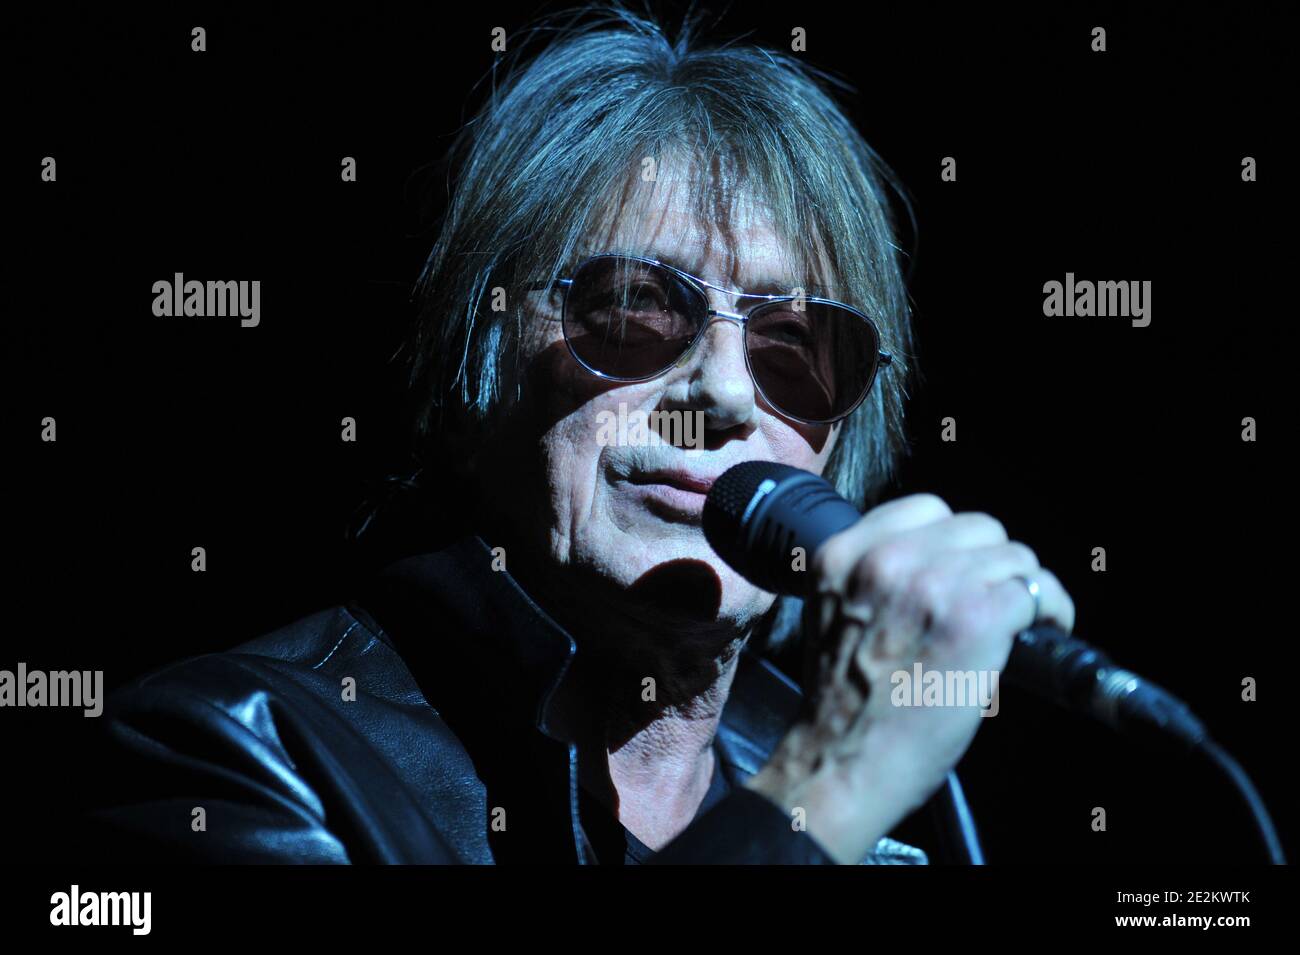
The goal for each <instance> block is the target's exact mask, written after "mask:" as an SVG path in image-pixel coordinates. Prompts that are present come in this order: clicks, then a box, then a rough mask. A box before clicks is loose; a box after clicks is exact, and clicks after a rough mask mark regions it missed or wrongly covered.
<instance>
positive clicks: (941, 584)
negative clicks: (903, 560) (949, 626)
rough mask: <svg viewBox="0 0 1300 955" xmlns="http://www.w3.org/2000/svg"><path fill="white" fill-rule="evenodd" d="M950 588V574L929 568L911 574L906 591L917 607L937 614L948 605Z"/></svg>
mask: <svg viewBox="0 0 1300 955" xmlns="http://www.w3.org/2000/svg"><path fill="white" fill-rule="evenodd" d="M952 586H953V585H952V578H951V575H950V574H948V573H946V572H944V571H942V570H937V569H934V568H930V569H926V570H922V571H919V572H917V573H916V574H913V575H912V579H911V580H910V581H908V587H907V589H908V594H909V596H910V597H911V598H912V600H914V601H915V602H916V604H917V605H918V606H919V607H921V608H922V609H924V610H926V611H929V612H930V613H938V612H939V611H941V610H942V609H943V608H944V607H945V606H946V604H947V603H948V595H949V593H950V592H951V590H952Z"/></svg>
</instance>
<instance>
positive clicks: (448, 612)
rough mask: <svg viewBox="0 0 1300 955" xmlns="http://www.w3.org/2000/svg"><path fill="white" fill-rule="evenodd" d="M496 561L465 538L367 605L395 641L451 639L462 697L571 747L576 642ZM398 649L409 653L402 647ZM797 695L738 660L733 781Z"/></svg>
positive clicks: (400, 569) (729, 731)
mask: <svg viewBox="0 0 1300 955" xmlns="http://www.w3.org/2000/svg"><path fill="white" fill-rule="evenodd" d="M493 561H494V555H493V553H492V549H491V548H490V547H489V546H488V545H487V543H486V542H485V541H484V540H483V539H482V538H481V537H478V536H476V535H467V536H465V537H462V538H460V539H459V540H457V541H455V542H454V543H452V544H450V545H449V546H447V547H444V548H443V549H441V550H438V551H435V552H432V553H427V554H421V555H419V556H415V557H408V558H405V559H403V560H400V561H398V562H396V563H394V564H392V565H390V566H389V567H387V568H386V569H385V570H384V571H382V572H381V573H380V574H379V576H378V578H377V580H376V581H375V584H374V585H373V586H372V587H371V588H370V589H369V592H368V595H367V596H366V597H365V598H364V599H363V605H364V606H366V607H367V609H369V610H370V611H371V612H372V614H374V615H375V616H376V618H377V619H378V622H379V624H380V626H381V627H382V628H383V629H384V630H386V631H388V632H389V633H390V634H393V633H395V632H396V631H404V632H406V633H408V634H410V637H409V638H408V639H420V640H430V639H436V635H437V634H440V633H441V634H446V635H447V636H448V639H446V640H445V643H444V644H443V645H440V646H439V647H438V648H437V653H436V656H437V657H438V658H439V659H441V660H443V661H444V665H447V666H448V669H449V670H450V671H451V672H454V673H455V674H457V675H458V676H457V680H458V681H463V683H462V684H461V689H462V691H463V692H462V694H460V695H463V696H464V697H465V698H467V699H470V700H478V701H479V703H480V704H481V705H483V706H485V707H489V708H491V709H494V710H495V711H496V712H497V713H499V714H501V715H504V716H506V717H507V718H508V719H510V720H511V721H513V722H522V723H526V724H527V725H529V726H532V727H534V728H536V729H537V730H538V731H540V732H541V733H543V734H544V735H546V736H548V737H550V738H552V739H555V740H558V741H560V742H568V740H567V739H566V738H565V737H564V734H563V732H562V729H561V728H560V725H559V721H558V720H556V719H555V715H554V714H553V713H552V711H551V701H552V699H553V697H554V695H555V691H556V689H557V688H558V687H559V685H560V682H561V681H562V680H563V678H564V675H565V673H566V672H567V671H568V669H569V667H570V665H571V663H572V661H573V657H574V654H575V653H576V652H577V647H576V644H575V643H574V640H573V638H572V637H571V636H569V634H568V633H567V632H566V631H565V630H564V629H563V628H562V627H561V626H560V625H559V624H558V623H557V622H556V621H555V620H554V619H552V618H551V617H550V616H549V615H548V614H547V613H546V611H545V610H543V609H542V608H541V607H540V606H538V604H537V602H536V601H534V600H533V599H532V598H531V597H530V596H529V595H528V594H527V593H526V592H525V591H524V589H523V588H522V587H521V586H520V585H519V583H518V582H517V581H516V580H515V579H514V577H512V576H511V575H510V573H509V572H508V571H507V570H506V569H504V568H500V569H494V567H493ZM399 618H400V621H401V622H400V623H399V622H398V619H399ZM397 649H398V651H399V653H402V655H403V656H405V655H406V653H405V648H403V647H400V646H399V647H397ZM801 698H802V697H801V694H800V691H799V689H798V688H797V687H796V686H795V685H794V684H793V683H792V682H791V681H790V680H789V679H787V678H786V677H785V676H784V675H782V674H781V673H780V671H778V670H777V669H776V668H775V667H773V666H772V665H771V664H769V663H768V662H767V661H765V660H762V659H760V658H758V657H757V656H755V655H753V654H750V653H745V654H742V657H741V661H740V664H739V666H738V668H737V672H736V677H735V680H734V681H733V683H732V687H731V692H730V694H729V696H728V699H727V703H726V705H725V707H724V709H723V713H722V718H721V720H720V725H719V729H718V743H719V745H720V747H721V749H722V753H723V756H724V760H725V762H726V763H727V764H728V766H729V768H730V769H731V770H732V771H733V777H734V776H737V775H738V776H740V777H745V776H749V775H752V774H753V773H755V772H757V771H758V770H759V768H761V767H762V765H763V764H764V763H765V762H766V761H767V759H768V757H769V756H770V755H771V753H772V750H773V749H774V748H775V747H776V744H777V743H778V742H779V741H780V739H781V737H782V736H784V734H785V731H786V729H787V728H788V727H789V726H790V724H791V723H792V722H793V721H794V719H795V717H796V715H797V713H798V709H799V706H800V701H801Z"/></svg>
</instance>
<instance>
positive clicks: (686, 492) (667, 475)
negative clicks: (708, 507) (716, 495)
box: [630, 469, 717, 524]
mask: <svg viewBox="0 0 1300 955" xmlns="http://www.w3.org/2000/svg"><path fill="white" fill-rule="evenodd" d="M715 480H717V478H716V477H714V476H712V475H705V474H693V473H691V472H689V471H683V470H677V469H667V470H661V471H646V472H644V473H641V474H635V475H633V476H632V477H631V478H630V483H631V484H632V486H633V487H634V488H635V489H636V490H637V492H638V494H639V496H640V497H641V499H642V501H644V503H645V505H646V506H647V507H649V508H650V509H651V510H652V511H654V512H655V513H656V514H658V515H659V516H660V517H663V518H665V519H667V520H672V521H681V522H684V523H687V524H699V523H700V522H701V521H702V520H703V516H704V501H705V498H707V497H708V494H709V489H710V488H712V487H713V482H714V481H715Z"/></svg>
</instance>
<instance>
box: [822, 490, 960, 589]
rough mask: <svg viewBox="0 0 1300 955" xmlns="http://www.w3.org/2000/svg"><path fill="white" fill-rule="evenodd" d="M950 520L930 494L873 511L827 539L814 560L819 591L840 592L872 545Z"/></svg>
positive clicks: (939, 501)
mask: <svg viewBox="0 0 1300 955" xmlns="http://www.w3.org/2000/svg"><path fill="white" fill-rule="evenodd" d="M951 516H952V509H951V508H950V507H948V505H947V504H945V503H944V502H943V499H942V498H939V497H937V496H935V495H933V494H909V495H908V496H907V497H900V498H898V499H897V500H893V501H889V502H887V503H885V504H881V505H880V506H879V507H873V508H872V509H871V510H870V511H868V512H867V513H866V514H864V515H863V516H862V519H861V520H859V521H858V522H857V523H855V524H853V525H851V526H850V527H848V528H847V529H845V530H843V531H841V532H840V533H838V534H835V535H834V536H832V537H830V538H828V539H827V540H826V542H825V543H824V544H822V546H821V547H819V548H818V549H817V553H816V555H815V556H814V558H813V569H814V572H815V573H816V574H817V581H818V582H817V587H818V589H819V590H833V591H837V592H842V591H843V589H844V582H845V580H846V579H847V578H848V576H849V574H850V572H852V570H853V568H854V567H855V566H857V563H858V561H859V560H860V559H861V557H862V555H863V554H864V553H866V552H867V551H868V550H870V549H871V548H872V547H873V546H874V545H876V544H877V543H879V542H880V541H882V540H884V539H885V538H886V537H892V536H895V535H897V534H901V533H903V532H905V531H908V530H911V529H914V528H917V527H923V526H925V525H927V524H932V523H934V522H936V521H940V520H943V519H944V518H946V517H951Z"/></svg>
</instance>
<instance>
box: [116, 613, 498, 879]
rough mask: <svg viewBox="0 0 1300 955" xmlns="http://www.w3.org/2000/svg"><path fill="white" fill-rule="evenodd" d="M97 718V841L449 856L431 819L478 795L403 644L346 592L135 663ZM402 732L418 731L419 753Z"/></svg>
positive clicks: (465, 806) (225, 854) (303, 855)
mask: <svg viewBox="0 0 1300 955" xmlns="http://www.w3.org/2000/svg"><path fill="white" fill-rule="evenodd" d="M349 678H351V682H349ZM104 717H105V718H104V720H103V725H102V727H101V733H102V734H104V735H106V737H107V738H106V739H103V743H104V744H105V745H104V746H103V759H104V763H103V766H102V769H101V772H100V783H101V786H100V787H99V790H98V792H97V793H96V795H95V797H94V807H95V808H94V811H93V812H92V819H93V820H94V821H95V822H97V823H98V824H99V826H98V828H99V832H100V834H101V835H102V836H103V837H104V841H103V842H101V847H106V846H118V847H120V846H123V845H125V844H129V845H131V847H132V849H133V851H136V852H140V851H143V852H144V853H145V854H146V855H149V856H152V857H155V858H159V857H161V858H164V859H168V860H182V861H217V862H356V861H366V862H418V861H426V862H428V861H433V862H446V861H456V859H457V857H458V856H459V855H461V854H462V853H460V852H458V851H457V850H455V849H453V848H452V845H451V841H450V840H449V839H447V838H445V837H444V833H443V832H442V831H441V829H440V826H441V825H442V824H443V823H444V822H445V820H446V819H447V818H453V819H454V818H458V817H460V816H464V817H466V818H472V817H473V808H474V807H475V806H476V805H477V803H478V802H479V801H480V797H481V794H479V793H478V792H476V790H475V786H474V778H473V773H472V766H470V765H469V763H468V759H467V757H466V756H465V754H464V751H463V749H462V747H461V746H460V744H459V741H458V740H457V739H456V737H455V736H454V735H453V734H452V733H451V731H450V730H449V729H448V728H447V727H446V725H445V724H444V723H443V722H442V720H441V719H440V718H439V716H438V715H437V713H436V712H435V711H434V710H433V709H432V708H431V707H429V706H428V704H427V703H426V702H425V701H424V699H423V696H422V695H421V693H420V690H419V688H418V687H417V686H416V684H415V681H414V680H413V678H412V677H411V675H410V673H409V671H408V670H407V669H406V667H405V665H404V664H403V662H402V660H401V658H400V657H398V656H397V654H396V653H395V652H394V651H393V650H392V648H391V647H390V646H389V645H388V643H387V642H386V641H385V640H384V639H383V638H382V637H381V636H380V635H378V634H377V633H375V632H374V631H372V630H371V629H370V628H369V627H368V626H367V625H366V624H365V623H364V622H363V621H362V620H361V619H360V618H359V617H358V616H357V615H355V614H354V613H353V612H352V611H351V610H350V609H349V608H348V607H347V606H344V605H340V606H336V607H331V608H329V609H326V610H322V611H319V612H317V613H314V614H311V615H309V616H307V617H304V618H302V619H300V620H297V621H294V622H293V623H291V624H289V625H287V626H284V627H281V628H279V629H277V630H274V631H272V632H270V633H267V634H264V635H263V636H260V637H258V638H256V639H254V640H250V641H248V642H246V643H243V644H241V645H239V646H237V647H235V648H234V649H232V650H229V651H225V652H221V653H213V654H207V655H204V656H198V657H191V658H188V659H185V660H181V661H179V662H177V663H173V664H171V665H168V666H165V667H162V668H161V669H158V670H155V671H153V672H151V673H149V674H146V675H145V676H143V677H140V678H139V679H137V680H135V681H133V682H131V683H128V684H126V685H125V686H123V687H122V688H120V689H119V690H118V691H116V692H115V693H114V694H113V695H112V696H111V697H110V699H109V701H108V704H107V706H106V709H105V714H104ZM413 738H422V739H425V740H427V741H428V745H427V746H424V747H420V750H421V752H420V753H418V754H412V753H410V752H409V744H408V741H409V740H410V739H413ZM198 809H202V810H203V813H202V814H196V810H198ZM199 815H201V816H202V817H203V819H204V825H206V827H207V829H206V831H205V830H202V829H196V828H195V820H196V819H197V818H198V816H199ZM205 837H206V838H205Z"/></svg>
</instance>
